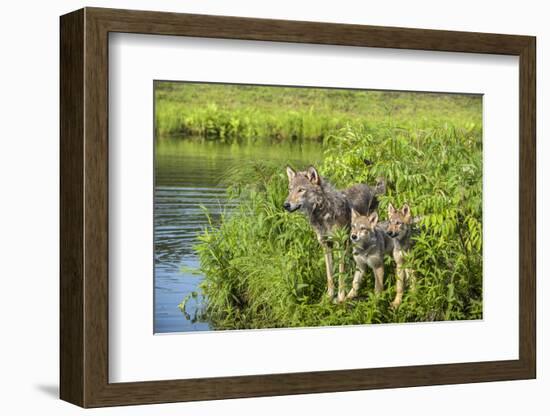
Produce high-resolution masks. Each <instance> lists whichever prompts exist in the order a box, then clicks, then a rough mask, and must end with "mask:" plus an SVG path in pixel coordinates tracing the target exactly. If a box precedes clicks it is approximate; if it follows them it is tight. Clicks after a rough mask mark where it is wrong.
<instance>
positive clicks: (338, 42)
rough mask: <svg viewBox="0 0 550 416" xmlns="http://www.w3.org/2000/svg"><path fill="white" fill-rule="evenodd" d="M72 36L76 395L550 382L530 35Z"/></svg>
mask: <svg viewBox="0 0 550 416" xmlns="http://www.w3.org/2000/svg"><path fill="white" fill-rule="evenodd" d="M60 29H61V36H60V39H61V45H60V48H61V49H60V55H61V93H60V94H61V95H60V97H61V127H60V131H61V172H60V176H61V177H60V183H61V248H60V250H61V267H60V270H61V271H60V279H61V284H60V286H61V289H60V290H61V293H60V298H61V304H60V326H61V329H60V331H61V333H60V345H61V347H60V360H61V363H60V367H61V368H60V372H61V386H60V395H61V398H62V399H63V400H66V401H68V402H71V403H74V404H77V405H79V406H82V407H101V406H115V405H129V404H146V403H163V402H177V401H191V400H212V399H224V398H237V397H257V396H268V395H286V394H304V393H319V392H336V391H349V390H362V389H376V388H397V387H410V386H423V385H437V384H454V383H473V382H487V381H499V380H519V379H530V378H535V377H536V333H535V319H536V316H535V311H536V305H535V298H536V296H535V295H536V291H535V283H536V275H535V248H536V235H535V223H536V209H535V201H536V192H535V183H536V178H535V160H536V149H535V110H536V108H535V106H536V97H535V50H536V46H535V45H536V44H535V38H534V37H530V36H518V35H501V34H486V33H467V32H451V31H436V30H421V29H404V28H390V27H374V26H361V25H344V24H329V23H316V22H296V21H282V20H267V19H252V18H241V17H226V16H206V15H190V14H175V13H160V12H146V11H129V10H114V9H99V8H85V9H81V10H78V11H75V12H72V13H70V14H67V15H64V16H62V17H61V21H60Z"/></svg>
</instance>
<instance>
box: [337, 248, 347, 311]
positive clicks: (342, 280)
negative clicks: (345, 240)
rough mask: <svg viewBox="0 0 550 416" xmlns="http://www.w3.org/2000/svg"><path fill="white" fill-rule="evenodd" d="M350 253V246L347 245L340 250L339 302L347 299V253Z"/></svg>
mask: <svg viewBox="0 0 550 416" xmlns="http://www.w3.org/2000/svg"><path fill="white" fill-rule="evenodd" d="M347 253H348V247H347V246H346V247H345V248H344V250H343V251H341V252H340V259H339V262H338V302H344V301H345V300H346V275H345V272H346V255H347Z"/></svg>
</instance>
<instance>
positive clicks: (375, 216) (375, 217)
mask: <svg viewBox="0 0 550 416" xmlns="http://www.w3.org/2000/svg"><path fill="white" fill-rule="evenodd" d="M369 223H370V225H371V226H372V227H374V226H376V224H378V212H376V211H374V212H373V213H372V214H370V215H369Z"/></svg>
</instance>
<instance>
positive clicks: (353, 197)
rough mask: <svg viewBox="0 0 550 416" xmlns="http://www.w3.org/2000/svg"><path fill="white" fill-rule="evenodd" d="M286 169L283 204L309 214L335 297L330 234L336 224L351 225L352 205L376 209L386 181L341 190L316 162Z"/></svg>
mask: <svg viewBox="0 0 550 416" xmlns="http://www.w3.org/2000/svg"><path fill="white" fill-rule="evenodd" d="M286 173H287V175H288V197H287V198H286V200H285V202H284V205H283V207H284V209H286V210H287V211H288V212H294V211H298V210H300V211H301V212H303V213H304V214H305V215H306V216H307V217H308V219H309V222H310V224H311V226H312V227H313V229H314V231H315V233H316V234H317V239H318V240H319V243H320V244H321V246H322V247H323V251H324V256H325V265H326V274H327V294H328V296H329V298H330V299H332V298H333V297H334V271H333V259H332V245H331V242H330V241H328V240H327V237H328V236H329V235H330V234H331V233H332V232H333V231H334V230H335V229H337V228H342V227H346V228H348V229H349V226H350V222H351V209H352V208H353V209H355V210H356V211H357V212H359V213H361V214H364V215H368V214H369V213H370V212H372V211H374V210H375V209H376V207H377V206H378V200H377V198H376V195H378V194H381V193H383V192H385V184H384V182H383V181H379V183H378V184H377V186H376V187H374V188H371V187H370V186H368V185H365V184H358V185H353V186H352V187H350V188H347V189H345V190H342V191H338V190H336V189H335V188H334V187H333V186H332V185H331V184H330V183H329V182H328V181H327V180H326V179H325V178H322V177H321V176H320V175H319V173H318V172H317V169H315V168H314V167H313V166H310V167H309V168H308V169H307V170H305V171H300V172H296V171H295V170H293V169H292V168H291V167H287V168H286ZM345 298H346V292H345V285H344V255H342V256H341V258H340V262H339V279H338V301H339V302H343V301H344V300H345Z"/></svg>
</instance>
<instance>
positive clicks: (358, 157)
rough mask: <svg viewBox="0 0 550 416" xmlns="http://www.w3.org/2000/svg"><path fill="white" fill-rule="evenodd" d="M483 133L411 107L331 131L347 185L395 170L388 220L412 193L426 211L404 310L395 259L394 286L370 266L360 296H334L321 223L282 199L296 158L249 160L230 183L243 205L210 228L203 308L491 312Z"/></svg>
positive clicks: (331, 148)
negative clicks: (414, 113) (337, 299)
mask: <svg viewBox="0 0 550 416" xmlns="http://www.w3.org/2000/svg"><path fill="white" fill-rule="evenodd" d="M411 120H415V121H414V122H412V121H411ZM481 137H482V132H481V124H480V120H476V119H474V121H472V118H468V117H464V119H461V118H460V117H458V118H457V117H455V119H454V123H450V122H442V121H441V118H437V117H434V119H432V120H423V121H420V122H418V120H417V119H416V118H413V117H410V118H409V119H408V121H407V120H402V122H400V123H399V124H397V123H392V122H379V123H376V124H374V123H373V124H370V125H369V124H366V123H364V124H361V125H347V126H346V127H344V128H342V129H340V130H338V131H337V132H336V133H335V134H329V135H327V137H326V138H325V143H324V146H325V156H324V162H323V164H322V166H320V168H319V170H320V173H321V175H322V176H324V177H325V178H327V179H329V180H330V181H331V182H333V183H334V184H335V185H337V186H338V187H345V186H349V185H351V184H353V183H358V182H366V183H369V184H373V183H375V182H376V180H377V178H379V177H383V178H385V180H386V182H387V192H386V194H385V195H383V196H381V197H380V208H379V213H380V215H381V218H382V219H385V218H387V214H386V210H387V206H388V204H389V203H390V202H391V203H392V204H393V205H394V206H396V207H401V205H402V204H403V203H405V202H406V203H408V204H409V205H410V206H411V209H412V213H413V215H414V216H419V217H420V218H421V220H420V222H419V224H418V225H417V227H418V232H417V235H416V236H415V240H416V243H415V245H414V248H413V249H412V251H411V253H410V255H409V256H408V259H407V262H408V263H409V266H410V268H412V269H413V270H414V272H415V274H416V276H417V289H416V291H414V292H412V291H406V292H405V297H404V301H403V303H402V304H401V306H400V307H399V308H398V309H397V310H393V309H392V308H391V307H390V302H391V300H392V299H393V296H394V294H395V291H394V290H395V289H394V285H395V270H394V265H393V262H392V260H391V259H390V258H388V259H387V261H386V273H385V286H386V290H385V291H384V292H383V293H382V294H380V295H378V296H375V295H374V293H373V277H372V272H369V273H368V274H367V278H366V279H365V282H364V284H363V287H362V289H361V291H360V297H359V298H358V299H357V300H354V301H348V302H345V303H343V304H332V303H331V302H329V301H328V300H327V299H326V298H325V296H324V294H325V290H326V277H325V271H324V262H323V254H322V250H321V248H320V246H319V244H318V242H317V240H316V238H315V235H314V233H313V231H312V229H311V227H310V225H309V224H308V222H307V220H306V218H304V217H303V216H302V215H300V214H289V213H287V212H285V211H284V210H283V209H282V203H283V201H284V199H285V197H286V194H287V189H288V184H287V178H286V174H285V172H284V166H268V165H265V164H261V163H256V164H254V165H251V166H244V167H241V168H240V169H239V172H237V173H235V174H234V175H233V176H232V179H233V180H234V182H233V185H232V186H231V187H230V192H231V197H232V198H234V199H235V200H236V201H237V202H238V207H237V209H236V210H234V211H231V212H227V213H226V214H225V215H224V216H222V219H221V221H220V222H219V223H216V224H213V223H211V226H210V227H208V229H206V230H205V231H204V233H203V234H202V235H200V237H199V239H200V243H199V244H198V245H197V250H198V253H199V257H200V261H201V270H202V272H203V273H204V275H205V278H204V280H203V282H202V284H201V288H202V291H203V293H204V295H205V298H206V303H205V306H204V308H203V310H202V311H201V312H200V314H201V318H202V319H207V320H208V321H210V322H211V323H212V325H213V326H214V328H217V329H224V328H225V329H232V328H266V327H297V326H319V325H345V324H366V323H385V322H420V321H439V320H464V319H480V318H481V317H482V222H481V221H482V145H481V143H482V141H481ZM365 159H368V160H370V161H372V162H373V164H372V166H369V167H367V166H366V165H365V162H364V160H365ZM206 214H207V215H208V213H206ZM338 238H340V239H345V238H347V236H346V235H343V236H342V235H340V236H338ZM350 257H351V256H350V255H348V256H347V268H346V270H347V273H346V281H347V289H349V288H350V286H351V278H352V274H353V273H352V271H353V260H352V259H351V258H350Z"/></svg>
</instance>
